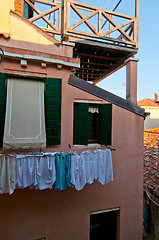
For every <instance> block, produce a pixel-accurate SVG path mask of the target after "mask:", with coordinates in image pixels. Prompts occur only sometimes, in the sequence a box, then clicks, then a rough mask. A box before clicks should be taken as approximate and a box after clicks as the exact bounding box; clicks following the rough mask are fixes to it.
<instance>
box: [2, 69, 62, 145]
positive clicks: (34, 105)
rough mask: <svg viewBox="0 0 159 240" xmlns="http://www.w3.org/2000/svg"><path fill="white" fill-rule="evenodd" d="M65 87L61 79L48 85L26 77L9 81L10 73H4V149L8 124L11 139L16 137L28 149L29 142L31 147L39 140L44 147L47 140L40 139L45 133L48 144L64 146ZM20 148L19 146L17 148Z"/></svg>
mask: <svg viewBox="0 0 159 240" xmlns="http://www.w3.org/2000/svg"><path fill="white" fill-rule="evenodd" d="M7 82H8V83H7ZM6 83H7V92H8V94H7V95H8V96H7V98H8V100H7V102H8V103H7V104H6ZM24 85H25V86H24ZM61 85H62V84H61V79H54V78H47V79H45V82H44V81H42V80H34V79H32V80H31V79H30V80H29V79H22V78H19V79H15V78H12V79H10V81H6V74H4V73H0V146H3V142H4V141H3V139H4V137H3V134H4V125H5V124H7V125H8V127H7V128H6V130H7V131H8V133H7V135H8V136H7V138H8V137H9V138H11V137H12V138H13V139H14V140H15V139H16V141H17V142H18V144H19V143H20V144H22V143H23V147H24V148H25V146H26V143H27V142H29V141H30V143H29V144H30V147H31V148H32V147H33V146H34V144H33V143H34V142H35V141H36V140H37V143H38V144H41V143H42V141H43V140H44V137H43V139H40V136H41V133H42V132H43V136H44V135H45V136H46V137H45V138H46V140H45V142H47V144H48V145H58V144H60V139H61ZM19 88H20V90H19ZM44 100H45V106H44ZM20 108H21V110H20ZM5 110H6V117H5ZM19 110H20V111H19ZM44 119H45V121H44ZM27 129H28V130H27ZM31 129H32V130H31ZM45 132H46V134H45ZM30 136H31V137H30ZM29 139H30V140H29ZM9 141H10V140H9ZM38 146H39V145H37V147H38ZM17 147H18V145H16V146H14V148H17Z"/></svg>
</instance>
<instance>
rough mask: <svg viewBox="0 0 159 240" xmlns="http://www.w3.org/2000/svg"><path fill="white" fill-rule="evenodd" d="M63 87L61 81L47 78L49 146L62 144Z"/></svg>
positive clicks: (47, 137)
mask: <svg viewBox="0 0 159 240" xmlns="http://www.w3.org/2000/svg"><path fill="white" fill-rule="evenodd" d="M61 87H62V81H61V79H57V78H47V79H46V81H45V118H46V142H47V145H59V144H60V143H61Z"/></svg>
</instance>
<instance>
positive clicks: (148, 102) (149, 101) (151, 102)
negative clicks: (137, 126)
mask: <svg viewBox="0 0 159 240" xmlns="http://www.w3.org/2000/svg"><path fill="white" fill-rule="evenodd" d="M137 105H138V106H140V107H141V106H150V107H159V104H158V103H156V102H155V100H154V99H149V98H145V99H142V100H140V101H138V102H137Z"/></svg>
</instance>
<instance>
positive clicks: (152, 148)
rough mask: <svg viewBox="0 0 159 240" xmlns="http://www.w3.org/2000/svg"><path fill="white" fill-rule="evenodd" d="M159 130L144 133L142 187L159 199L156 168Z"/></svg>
mask: <svg viewBox="0 0 159 240" xmlns="http://www.w3.org/2000/svg"><path fill="white" fill-rule="evenodd" d="M158 144H159V128H155V129H150V130H145V131H144V169H143V171H144V187H147V188H148V189H149V190H151V192H152V193H153V195H154V196H156V197H157V198H159V183H158V181H157V178H156V175H157V174H159V166H158Z"/></svg>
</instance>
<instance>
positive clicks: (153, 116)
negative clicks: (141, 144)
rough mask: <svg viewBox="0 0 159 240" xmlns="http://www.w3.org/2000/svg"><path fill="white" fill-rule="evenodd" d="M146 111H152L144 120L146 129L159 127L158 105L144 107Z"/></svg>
mask: <svg viewBox="0 0 159 240" xmlns="http://www.w3.org/2000/svg"><path fill="white" fill-rule="evenodd" d="M143 108H144V109H145V112H148V113H150V115H149V116H147V117H146V119H145V121H144V129H145V130H147V129H152V128H158V127H159V108H158V107H143Z"/></svg>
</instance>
